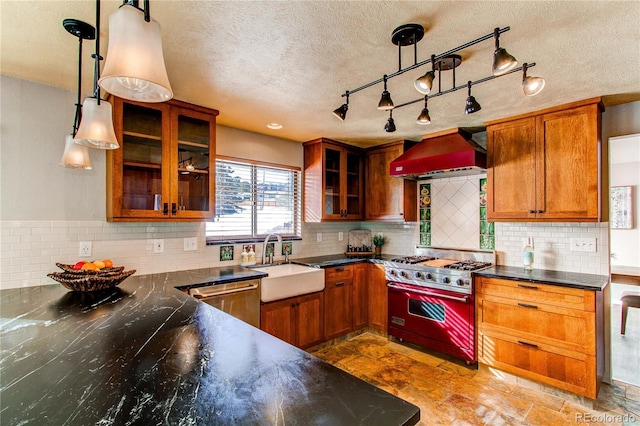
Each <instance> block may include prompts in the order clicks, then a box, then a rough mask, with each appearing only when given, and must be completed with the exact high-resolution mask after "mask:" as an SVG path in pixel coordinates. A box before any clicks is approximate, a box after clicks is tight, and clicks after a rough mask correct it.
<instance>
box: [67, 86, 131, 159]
mask: <svg viewBox="0 0 640 426" xmlns="http://www.w3.org/2000/svg"><path fill="white" fill-rule="evenodd" d="M74 140H75V142H76V143H77V144H79V145H84V146H88V147H90V148H99V149H118V148H120V144H119V143H118V139H117V138H116V134H115V132H114V131H113V117H112V114H111V104H110V103H109V102H106V101H100V105H98V102H97V100H96V98H86V99H85V100H84V102H83V103H82V121H80V127H79V128H78V132H77V133H76V137H75V138H74Z"/></svg>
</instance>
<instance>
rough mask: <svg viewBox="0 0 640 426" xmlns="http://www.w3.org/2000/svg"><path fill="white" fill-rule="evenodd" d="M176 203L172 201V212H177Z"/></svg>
mask: <svg viewBox="0 0 640 426" xmlns="http://www.w3.org/2000/svg"><path fill="white" fill-rule="evenodd" d="M176 211H177V210H176V203H171V214H176Z"/></svg>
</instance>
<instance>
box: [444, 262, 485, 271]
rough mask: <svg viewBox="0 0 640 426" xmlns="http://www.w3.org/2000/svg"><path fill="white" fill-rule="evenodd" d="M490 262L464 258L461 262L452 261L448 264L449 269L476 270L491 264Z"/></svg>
mask: <svg viewBox="0 0 640 426" xmlns="http://www.w3.org/2000/svg"><path fill="white" fill-rule="evenodd" d="M491 265H492V263H490V262H478V261H474V260H462V261H460V262H456V263H452V264H451V265H446V266H445V268H447V269H454V270H456V271H476V270H478V269H482V268H486V267H489V266H491Z"/></svg>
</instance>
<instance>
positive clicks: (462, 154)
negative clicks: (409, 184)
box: [389, 129, 487, 179]
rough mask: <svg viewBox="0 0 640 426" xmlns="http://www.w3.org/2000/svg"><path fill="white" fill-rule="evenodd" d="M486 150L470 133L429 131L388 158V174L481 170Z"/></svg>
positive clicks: (406, 176)
mask: <svg viewBox="0 0 640 426" xmlns="http://www.w3.org/2000/svg"><path fill="white" fill-rule="evenodd" d="M486 167H487V156H486V150H485V149H484V148H482V147H481V146H480V145H478V144H477V143H476V142H474V141H473V139H471V133H469V132H467V131H465V130H462V129H452V130H446V131H443V132H439V133H436V134H433V135H429V136H428V137H427V138H425V139H423V140H422V142H419V143H418V144H417V145H415V146H413V147H412V148H410V149H409V150H407V152H405V153H404V154H402V155H401V156H400V157H398V158H396V159H395V160H393V161H392V162H391V165H390V167H389V174H390V175H391V176H394V177H400V178H404V179H436V178H445V177H452V176H463V175H472V174H478V173H482V172H484V171H485V170H486Z"/></svg>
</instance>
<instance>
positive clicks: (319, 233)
mask: <svg viewBox="0 0 640 426" xmlns="http://www.w3.org/2000/svg"><path fill="white" fill-rule="evenodd" d="M316 242H318V243H321V242H322V232H318V233H317V234H316Z"/></svg>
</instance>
